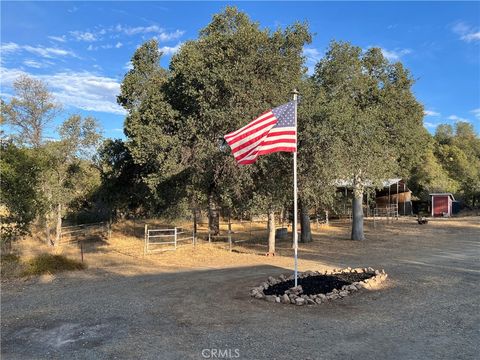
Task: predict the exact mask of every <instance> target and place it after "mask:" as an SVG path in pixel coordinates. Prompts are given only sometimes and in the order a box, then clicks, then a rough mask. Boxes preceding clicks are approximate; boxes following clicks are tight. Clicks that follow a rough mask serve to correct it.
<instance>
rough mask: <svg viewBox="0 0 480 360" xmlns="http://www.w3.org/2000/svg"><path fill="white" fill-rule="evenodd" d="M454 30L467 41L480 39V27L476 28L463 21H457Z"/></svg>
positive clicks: (461, 38)
mask: <svg viewBox="0 0 480 360" xmlns="http://www.w3.org/2000/svg"><path fill="white" fill-rule="evenodd" d="M452 31H453V32H454V33H455V34H457V35H460V40H463V41H466V42H473V41H478V40H480V31H478V28H477V29H475V28H473V27H472V26H470V25H468V24H466V23H464V22H462V21H460V22H458V23H456V24H455V26H453V28H452Z"/></svg>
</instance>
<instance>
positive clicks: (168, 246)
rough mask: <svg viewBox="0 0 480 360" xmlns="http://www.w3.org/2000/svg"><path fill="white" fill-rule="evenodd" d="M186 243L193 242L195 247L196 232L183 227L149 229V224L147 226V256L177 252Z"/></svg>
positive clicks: (144, 251) (145, 248)
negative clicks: (162, 252) (179, 246)
mask: <svg viewBox="0 0 480 360" xmlns="http://www.w3.org/2000/svg"><path fill="white" fill-rule="evenodd" d="M186 235H189V236H186ZM184 242H191V243H192V245H195V242H196V236H195V232H194V231H188V230H187V229H185V228H181V227H174V228H173V229H149V228H148V224H145V246H144V250H143V253H144V254H145V255H147V254H151V253H155V252H160V251H171V250H176V249H177V247H178V245H181V244H182V243H184Z"/></svg>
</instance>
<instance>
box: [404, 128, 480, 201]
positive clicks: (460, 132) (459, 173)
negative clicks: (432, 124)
mask: <svg viewBox="0 0 480 360" xmlns="http://www.w3.org/2000/svg"><path fill="white" fill-rule="evenodd" d="M410 185H411V188H412V190H413V192H414V194H416V195H417V196H419V197H420V198H422V199H424V200H427V199H428V194H429V193H431V192H451V193H453V194H454V195H455V197H456V198H458V199H460V200H463V201H464V202H465V203H466V204H467V205H470V206H475V205H476V204H478V201H479V199H480V138H479V137H478V135H477V134H476V133H475V130H474V128H473V126H472V125H471V124H470V123H466V122H457V123H456V124H455V126H451V125H449V124H441V125H439V126H438V127H437V130H436V132H435V135H434V136H433V137H431V138H430V143H429V147H428V151H427V153H426V154H425V156H424V158H423V161H422V164H421V165H419V166H417V168H416V169H415V172H414V175H413V177H412V179H411V184H410Z"/></svg>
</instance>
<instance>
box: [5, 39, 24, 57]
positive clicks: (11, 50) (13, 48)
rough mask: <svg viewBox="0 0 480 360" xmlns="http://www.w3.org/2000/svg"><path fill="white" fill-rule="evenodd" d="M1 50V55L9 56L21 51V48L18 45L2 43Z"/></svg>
mask: <svg viewBox="0 0 480 360" xmlns="http://www.w3.org/2000/svg"><path fill="white" fill-rule="evenodd" d="M1 50H2V54H4V55H5V54H10V53H14V52H17V51H19V50H21V47H20V45H18V44H15V43H13V42H9V43H2V45H1Z"/></svg>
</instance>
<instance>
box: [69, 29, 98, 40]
mask: <svg viewBox="0 0 480 360" xmlns="http://www.w3.org/2000/svg"><path fill="white" fill-rule="evenodd" d="M70 35H72V36H73V38H74V39H75V40H77V41H86V42H93V41H97V40H98V37H97V35H96V34H94V33H92V32H89V31H70Z"/></svg>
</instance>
